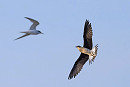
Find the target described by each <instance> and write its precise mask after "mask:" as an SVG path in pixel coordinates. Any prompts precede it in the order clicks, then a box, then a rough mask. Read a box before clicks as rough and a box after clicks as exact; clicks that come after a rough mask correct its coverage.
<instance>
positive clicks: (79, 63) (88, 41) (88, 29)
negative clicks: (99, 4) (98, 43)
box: [68, 20, 93, 79]
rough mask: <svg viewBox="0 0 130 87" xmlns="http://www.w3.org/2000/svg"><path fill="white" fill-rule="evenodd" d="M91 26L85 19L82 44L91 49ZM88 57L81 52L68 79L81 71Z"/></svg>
mask: <svg viewBox="0 0 130 87" xmlns="http://www.w3.org/2000/svg"><path fill="white" fill-rule="evenodd" d="M92 34H93V33H92V27H91V23H89V21H88V20H86V22H85V25H84V34H83V38H84V46H83V47H85V48H88V49H92ZM88 59H89V55H87V54H83V53H81V54H80V56H79V58H78V59H77V61H76V62H75V64H74V66H73V68H72V70H71V72H70V74H69V77H68V79H72V78H73V77H75V76H76V75H78V73H79V72H80V71H81V69H82V67H83V65H84V64H85V63H86V61H87V60H88Z"/></svg>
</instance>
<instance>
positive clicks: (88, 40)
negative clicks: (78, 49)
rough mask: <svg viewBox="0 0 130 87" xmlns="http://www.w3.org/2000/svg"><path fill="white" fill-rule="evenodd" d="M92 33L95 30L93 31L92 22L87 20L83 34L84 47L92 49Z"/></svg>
mask: <svg viewBox="0 0 130 87" xmlns="http://www.w3.org/2000/svg"><path fill="white" fill-rule="evenodd" d="M92 35H93V32H92V27H91V23H89V21H88V20H86V22H85V25H84V35H83V38H84V46H83V47H85V48H88V49H90V50H91V49H92V46H93V43H92Z"/></svg>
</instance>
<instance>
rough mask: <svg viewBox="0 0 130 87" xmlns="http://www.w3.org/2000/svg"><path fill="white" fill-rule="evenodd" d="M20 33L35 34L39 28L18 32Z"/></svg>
mask: <svg viewBox="0 0 130 87" xmlns="http://www.w3.org/2000/svg"><path fill="white" fill-rule="evenodd" d="M20 33H26V34H30V35H37V34H39V33H40V32H39V30H28V31H23V32H20Z"/></svg>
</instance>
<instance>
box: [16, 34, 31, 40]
mask: <svg viewBox="0 0 130 87" xmlns="http://www.w3.org/2000/svg"><path fill="white" fill-rule="evenodd" d="M28 35H30V34H25V35H23V36H21V37H19V38H16V39H15V40H18V39H20V38H23V37H25V36H28Z"/></svg>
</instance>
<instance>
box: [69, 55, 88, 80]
mask: <svg viewBox="0 0 130 87" xmlns="http://www.w3.org/2000/svg"><path fill="white" fill-rule="evenodd" d="M88 58H89V56H88V55H86V54H83V53H81V54H80V56H79V58H78V59H77V61H76V62H75V64H74V66H73V68H72V70H71V72H70V74H69V77H68V79H72V78H73V77H74V78H75V76H76V75H78V73H79V72H80V71H81V69H82V67H83V65H84V64H85V63H86V61H87V60H88Z"/></svg>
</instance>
